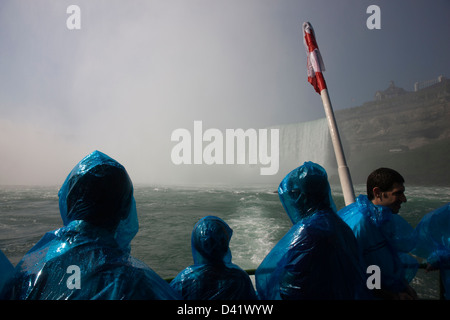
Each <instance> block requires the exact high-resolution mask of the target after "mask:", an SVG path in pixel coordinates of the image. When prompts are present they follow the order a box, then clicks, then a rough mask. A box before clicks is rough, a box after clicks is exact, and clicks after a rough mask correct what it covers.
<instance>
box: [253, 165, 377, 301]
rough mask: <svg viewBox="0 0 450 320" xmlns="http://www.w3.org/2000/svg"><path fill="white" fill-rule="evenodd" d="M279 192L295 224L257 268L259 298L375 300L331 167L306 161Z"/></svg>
mask: <svg viewBox="0 0 450 320" xmlns="http://www.w3.org/2000/svg"><path fill="white" fill-rule="evenodd" d="M278 194H279V197H280V200H281V203H282V204H283V207H284V209H285V210H286V212H287V214H288V216H289V218H290V219H291V221H292V223H293V224H294V225H293V227H292V228H291V229H290V230H289V231H288V232H287V234H286V235H285V236H284V237H283V238H282V239H281V240H280V241H279V242H278V243H277V244H276V246H275V247H274V248H273V249H272V250H271V251H270V252H269V254H268V255H267V256H266V257H265V259H264V260H263V261H262V263H261V265H260V266H259V267H258V269H257V270H256V274H255V278H256V290H257V293H258V295H259V297H260V298H261V299H264V300H279V299H283V300H292V299H367V298H370V296H369V295H368V292H367V288H366V276H365V270H363V268H362V263H361V260H360V258H359V256H358V251H357V244H356V240H355V237H354V235H353V233H352V231H351V229H350V228H349V227H348V226H347V225H346V224H345V223H344V222H343V221H342V220H341V219H340V218H339V217H338V215H337V214H336V209H335V205H334V202H333V199H332V197H331V190H330V185H329V183H328V177H327V173H326V171H325V169H323V168H322V167H321V166H320V165H318V164H315V163H313V162H305V163H304V164H303V165H302V166H300V167H298V168H297V169H295V170H293V171H291V172H290V173H289V174H288V175H287V176H286V177H285V178H284V179H283V180H282V181H281V183H280V186H279V188H278Z"/></svg>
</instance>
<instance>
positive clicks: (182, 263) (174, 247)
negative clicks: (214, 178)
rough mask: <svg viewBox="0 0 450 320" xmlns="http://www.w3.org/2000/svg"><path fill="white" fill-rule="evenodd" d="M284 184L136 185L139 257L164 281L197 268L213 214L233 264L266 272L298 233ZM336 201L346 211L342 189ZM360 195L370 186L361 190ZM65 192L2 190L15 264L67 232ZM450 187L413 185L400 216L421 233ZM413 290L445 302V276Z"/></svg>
mask: <svg viewBox="0 0 450 320" xmlns="http://www.w3.org/2000/svg"><path fill="white" fill-rule="evenodd" d="M276 187H277V185H256V186H255V185H254V186H247V187H245V186H229V185H228V186H214V187H212V186H206V185H205V186H195V187H194V186H176V187H175V186H149V185H137V186H135V198H136V203H137V210H138V217H139V225H140V229H139V232H138V234H137V235H136V237H135V238H134V240H133V241H132V244H131V246H132V255H133V256H135V257H136V258H138V259H140V260H142V261H144V262H145V263H146V264H148V265H149V266H150V267H151V268H152V269H153V270H155V271H156V272H157V273H158V274H159V275H160V276H162V277H163V278H170V277H174V276H175V275H176V274H177V273H178V272H179V271H181V270H182V269H184V268H185V267H187V266H188V265H190V264H192V263H193V260H192V255H191V246H190V237H191V232H192V228H193V226H194V224H195V223H196V222H197V221H198V220H199V219H200V218H201V217H204V216H206V215H216V216H219V217H221V218H222V219H224V220H225V221H226V222H227V223H228V224H229V225H230V227H231V228H232V229H233V237H232V239H231V243H230V247H231V252H232V256H233V262H234V263H235V264H238V265H239V266H241V267H242V268H244V269H254V268H256V267H258V265H259V264H260V263H261V261H262V260H263V259H264V257H265V255H266V254H267V253H268V252H269V251H270V250H271V248H272V247H273V246H274V245H275V244H276V243H277V242H278V240H279V239H281V237H282V236H283V235H284V234H285V233H286V232H287V230H289V228H290V227H291V226H292V225H291V222H290V220H289V218H288V217H287V215H286V213H285V212H284V210H283V208H282V206H281V203H280V201H279V199H278V195H277V194H276V193H274V191H275V190H276ZM332 189H333V197H334V200H335V202H336V206H337V208H338V209H340V208H342V206H343V205H344V201H343V197H342V194H341V192H340V187H338V186H335V187H332ZM355 190H356V194H359V193H364V186H362V185H357V186H355ZM57 192H58V187H20V186H14V187H0V212H1V215H0V249H1V250H2V251H3V252H4V253H5V255H6V256H7V257H8V258H9V259H10V260H11V262H12V263H13V264H17V262H18V261H19V260H20V259H21V258H22V256H23V255H24V254H25V253H26V252H27V251H28V250H29V249H30V248H31V247H32V246H33V245H34V244H35V243H36V242H37V241H38V240H39V239H40V238H41V237H42V236H43V235H44V233H45V232H47V231H51V230H54V229H57V228H59V227H61V226H62V221H61V218H60V215H59V209H58V196H57ZM449 195H450V188H448V187H447V188H445V187H433V188H430V187H419V186H409V187H408V186H407V189H406V196H407V197H408V202H407V203H406V204H404V205H403V207H402V210H401V212H400V214H401V215H402V216H403V217H404V218H405V219H406V220H407V221H408V222H409V223H410V224H411V225H412V226H413V227H415V226H416V225H417V223H418V222H419V221H420V219H421V218H422V217H423V216H424V215H425V214H426V213H428V212H430V211H432V210H434V209H436V208H438V207H440V206H442V205H443V204H445V203H447V202H448V201H449V200H450V199H449ZM412 286H413V287H414V288H415V289H416V290H417V291H418V293H419V296H420V297H421V298H427V299H437V298H438V297H439V285H438V273H437V272H430V273H425V272H424V270H419V272H418V274H417V276H416V278H415V279H414V280H413V282H412Z"/></svg>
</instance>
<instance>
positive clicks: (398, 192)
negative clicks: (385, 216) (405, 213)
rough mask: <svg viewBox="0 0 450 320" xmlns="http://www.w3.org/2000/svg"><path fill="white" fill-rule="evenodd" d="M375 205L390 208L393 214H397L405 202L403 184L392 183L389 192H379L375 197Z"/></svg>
mask: <svg viewBox="0 0 450 320" xmlns="http://www.w3.org/2000/svg"><path fill="white" fill-rule="evenodd" d="M376 202H377V203H376V204H377V205H382V206H386V207H389V208H391V210H392V212H393V213H398V212H399V211H400V208H401V206H402V203H403V202H406V196H405V187H404V186H403V184H400V183H394V185H393V186H392V189H391V190H389V191H380V192H379V196H378V197H376Z"/></svg>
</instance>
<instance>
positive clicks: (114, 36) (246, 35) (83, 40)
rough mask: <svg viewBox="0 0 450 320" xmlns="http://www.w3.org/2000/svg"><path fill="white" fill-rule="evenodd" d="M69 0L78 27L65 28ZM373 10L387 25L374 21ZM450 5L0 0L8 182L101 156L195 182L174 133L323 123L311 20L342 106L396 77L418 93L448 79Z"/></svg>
mask: <svg viewBox="0 0 450 320" xmlns="http://www.w3.org/2000/svg"><path fill="white" fill-rule="evenodd" d="M71 4H76V5H78V6H79V7H80V9H81V29H80V30H69V29H68V28H67V27H66V20H67V18H68V17H69V14H67V13H66V9H67V7H68V6H69V5H71ZM371 4H376V5H378V6H379V7H380V9H381V29H380V30H369V29H368V28H367V27H366V20H367V19H368V18H369V16H370V15H369V14H367V13H366V9H367V7H368V6H369V5H371ZM449 13H450V1H448V0H432V1H430V0H417V1H415V0H398V1H376V0H371V1H363V0H340V1H334V0H326V1H325V0H278V1H273V0H244V1H242V0H170V1H166V0H154V1H134V0H120V1H119V0H115V1H114V0H107V1H106V0H97V1H79V0H76V1H74V0H71V1H48V0H42V1H31V0H29V1H26V0H22V1H15V0H2V1H1V2H0V46H1V47H0V150H1V152H0V164H1V166H0V184H56V185H60V184H62V182H63V181H64V179H65V177H66V175H67V174H68V173H69V172H70V170H71V169H72V167H73V166H74V165H75V164H76V163H77V162H78V161H79V160H80V159H81V158H82V157H84V156H85V155H87V154H89V153H90V152H91V151H93V150H100V151H103V152H105V153H107V154H108V155H110V156H111V157H113V158H115V159H116V160H118V161H119V162H121V163H122V164H124V165H125V167H126V168H127V170H128V172H129V173H130V176H131V178H132V180H133V181H134V182H135V183H161V182H180V181H181V182H186V183H190V182H195V181H197V179H198V175H202V174H203V175H208V174H210V173H211V172H212V171H211V170H213V169H212V168H211V167H210V166H206V165H203V166H196V167H194V166H190V167H188V166H185V167H184V168H181V167H180V166H175V165H173V164H172V162H171V158H170V152H171V148H172V147H173V146H174V145H175V143H174V142H171V141H170V136H171V133H172V132H173V131H174V130H175V129H178V128H186V129H188V130H191V131H192V130H193V121H194V120H201V121H202V122H203V126H204V129H207V128H218V129H220V130H225V129H226V128H230V129H233V128H243V129H248V128H255V129H259V128H265V127H267V126H271V125H279V124H287V123H293V122H303V121H310V120H314V119H318V118H322V117H324V111H323V107H322V102H321V100H320V96H319V95H318V94H317V93H315V91H314V89H313V88H312V87H311V85H310V84H309V83H308V82H307V80H306V54H305V49H304V46H303V41H302V36H303V35H302V30H301V27H302V23H303V22H304V21H310V22H311V24H312V26H313V27H314V29H315V33H316V37H317V42H318V45H319V48H320V51H321V53H322V57H323V59H324V63H325V67H326V72H325V74H324V75H325V79H326V81H327V84H328V88H329V92H330V96H331V100H332V103H333V107H334V109H335V110H338V109H342V108H348V107H352V106H357V105H361V104H362V103H364V102H366V101H370V100H373V96H374V93H375V91H377V90H381V89H385V88H387V87H388V85H389V81H390V80H394V81H395V84H396V85H398V86H400V87H403V88H404V89H406V90H409V91H412V90H413V85H414V82H416V81H420V80H428V79H433V78H437V76H439V75H441V74H442V75H444V76H447V77H449V76H450V63H449V57H450V41H449V32H450V19H449ZM191 169H192V170H191ZM215 169H217V170H219V169H220V168H214V170H215ZM228 169H229V168H228ZM208 170H209V171H211V172H209V171H208ZM225 171H226V170H225ZM230 172H231V173H233V170H231V171H230V170H228V172H227V177H229V173H230ZM255 172H257V171H255ZM235 173H238V171H236V172H235ZM256 175H258V173H256ZM220 177H221V176H213V175H212V176H211V179H214V182H219V183H220V182H221V180H220V179H221V178H220ZM228 180H229V179H228ZM228 180H227V179H224V180H223V181H224V182H227V181H228ZM211 182H213V181H211Z"/></svg>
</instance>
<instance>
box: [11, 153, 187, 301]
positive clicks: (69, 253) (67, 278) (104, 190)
mask: <svg viewBox="0 0 450 320" xmlns="http://www.w3.org/2000/svg"><path fill="white" fill-rule="evenodd" d="M58 195H59V208H60V213H61V218H62V220H63V224H64V226H63V227H62V228H60V229H57V230H55V231H52V232H48V233H46V234H45V235H44V236H43V238H42V239H41V240H40V241H39V242H38V243H37V244H36V245H35V246H34V247H33V248H32V249H31V250H30V251H29V252H28V253H27V254H25V256H24V257H23V259H22V260H21V261H20V262H19V263H18V265H17V267H16V268H15V270H14V275H13V281H12V282H11V283H10V285H9V287H8V288H7V289H6V292H5V293H4V296H5V297H6V298H9V299H33V300H34V299H37V300H60V299H83V300H85V299H108V300H116V299H178V298H180V297H179V296H178V295H177V294H176V293H175V292H174V291H173V290H172V289H171V288H170V286H169V285H168V284H167V282H166V281H164V280H162V279H161V278H160V277H159V276H158V275H157V274H156V273H155V272H154V271H152V270H151V269H150V268H149V267H148V266H147V265H145V264H144V263H143V262H141V261H139V260H137V259H135V258H133V257H132V256H130V242H131V240H132V239H133V237H134V236H135V235H136V233H137V231H138V228H139V226H138V220H137V213H136V204H135V201H134V197H133V185H132V182H131V180H130V177H129V176H128V173H127V172H126V170H125V168H124V167H123V166H122V165H121V164H119V163H118V162H117V161H115V160H113V159H111V158H110V157H108V156H107V155H105V154H103V153H101V152H99V151H94V152H93V153H91V154H89V155H88V156H86V157H85V158H83V159H82V160H81V161H80V162H79V163H78V164H77V165H76V166H75V167H74V169H73V170H72V171H71V172H70V174H69V175H68V177H67V178H66V180H65V182H64V184H63V185H62V187H61V189H60V191H59V193H58Z"/></svg>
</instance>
